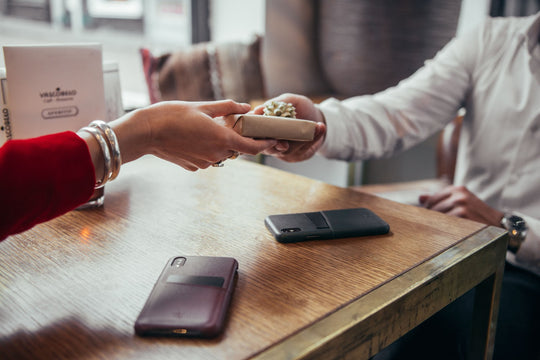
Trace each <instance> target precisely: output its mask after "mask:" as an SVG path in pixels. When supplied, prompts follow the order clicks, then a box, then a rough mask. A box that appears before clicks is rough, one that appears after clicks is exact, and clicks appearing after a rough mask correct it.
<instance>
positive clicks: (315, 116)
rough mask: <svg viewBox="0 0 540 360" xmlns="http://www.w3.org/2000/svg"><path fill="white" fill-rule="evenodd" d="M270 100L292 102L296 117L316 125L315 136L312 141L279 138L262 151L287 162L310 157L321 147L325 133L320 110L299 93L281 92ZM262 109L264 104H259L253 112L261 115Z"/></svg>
mask: <svg viewBox="0 0 540 360" xmlns="http://www.w3.org/2000/svg"><path fill="white" fill-rule="evenodd" d="M270 101H283V102H287V103H291V104H293V105H294V107H295V109H296V117H297V118H298V119H303V120H311V121H315V122H316V123H317V127H316V128H315V137H314V139H313V140H312V141H285V140H280V141H278V143H277V144H276V145H275V146H274V147H272V148H269V149H267V150H265V151H263V153H264V154H266V155H272V156H275V157H277V158H278V159H281V160H284V161H288V162H297V161H303V160H307V159H309V158H310V157H312V156H313V155H314V154H315V153H316V152H317V150H318V149H319V148H320V147H321V145H322V143H323V142H324V137H325V134H326V125H325V123H324V116H323V114H322V112H321V111H320V110H319V109H318V108H317V107H316V106H315V105H314V104H313V102H312V101H311V100H310V99H308V98H307V97H305V96H301V95H295V94H283V95H280V96H278V97H277V98H274V99H271V100H270ZM263 110H264V105H261V106H258V107H257V108H255V110H254V111H253V112H254V113H255V114H258V115H261V114H262V113H263Z"/></svg>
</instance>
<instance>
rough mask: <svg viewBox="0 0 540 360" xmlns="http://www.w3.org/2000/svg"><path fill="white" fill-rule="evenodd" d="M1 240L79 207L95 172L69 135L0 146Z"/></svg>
mask: <svg viewBox="0 0 540 360" xmlns="http://www.w3.org/2000/svg"><path fill="white" fill-rule="evenodd" d="M0 174H2V176H0V199H2V201H1V205H0V240H3V239H5V238H6V237H7V236H9V235H11V234H16V233H19V232H22V231H25V230H27V229H30V228H31V227H33V226H34V225H37V224H39V223H41V222H44V221H48V220H50V219H53V218H55V217H57V216H60V215H62V214H64V213H66V212H68V211H70V210H72V209H74V208H76V207H77V206H79V205H81V204H84V203H85V202H86V201H88V199H90V197H91V196H92V194H93V192H94V184H95V172H94V166H93V163H92V159H91V157H90V152H89V150H88V146H87V145H86V142H85V141H84V140H83V139H81V138H80V137H79V136H78V135H77V134H75V133H74V132H62V133H58V134H53V135H46V136H42V137H38V138H34V139H28V140H10V141H8V142H6V143H5V144H4V146H2V147H1V148H0Z"/></svg>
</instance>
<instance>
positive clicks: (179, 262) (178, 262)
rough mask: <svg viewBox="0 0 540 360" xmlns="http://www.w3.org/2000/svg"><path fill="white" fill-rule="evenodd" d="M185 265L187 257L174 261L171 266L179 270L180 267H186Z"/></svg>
mask: <svg viewBox="0 0 540 360" xmlns="http://www.w3.org/2000/svg"><path fill="white" fill-rule="evenodd" d="M185 263H186V258H185V257H178V258H176V259H174V260H173V262H172V264H171V266H174V267H177V268H179V267H182V266H184V264H185Z"/></svg>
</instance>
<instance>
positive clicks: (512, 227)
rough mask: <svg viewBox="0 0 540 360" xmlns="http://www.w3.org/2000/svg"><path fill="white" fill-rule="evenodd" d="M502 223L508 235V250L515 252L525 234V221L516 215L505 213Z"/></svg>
mask: <svg viewBox="0 0 540 360" xmlns="http://www.w3.org/2000/svg"><path fill="white" fill-rule="evenodd" d="M502 225H503V226H504V228H505V229H506V230H508V234H509V235H510V239H509V241H508V250H510V251H511V252H513V253H516V252H517V251H518V250H519V247H520V246H521V244H522V243H523V241H524V240H525V236H526V235H527V223H526V222H525V220H523V219H522V218H521V217H519V216H517V215H505V216H504V218H503V221H502Z"/></svg>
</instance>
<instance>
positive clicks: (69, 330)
mask: <svg viewBox="0 0 540 360" xmlns="http://www.w3.org/2000/svg"><path fill="white" fill-rule="evenodd" d="M346 207H367V208H370V209H372V210H373V211H375V212H376V213H378V214H379V215H380V216H381V217H382V218H383V219H385V220H386V221H387V222H388V223H389V224H390V227H391V234H389V235H387V236H376V237H365V238H349V239H341V240H331V241H312V242H304V243H298V244H280V243H278V242H276V241H275V240H274V239H273V237H272V236H271V235H270V234H269V232H268V231H267V230H266V228H265V226H264V223H263V220H264V218H265V217H266V216H267V215H269V214H275V213H284V212H302V211H315V210H324V209H337V208H346ZM506 241H507V239H506V235H505V232H504V231H503V230H501V229H498V228H493V227H486V226H485V225H482V224H479V223H476V222H472V221H467V220H463V219H457V218H453V217H447V216H445V215H442V214H439V213H436V212H432V211H428V210H425V209H422V208H418V207H413V206H407V205H402V204H398V203H394V202H391V201H389V200H385V199H382V198H377V197H374V196H372V195H369V194H363V193H360V192H357V191H353V190H350V189H346V188H339V187H335V186H332V185H328V184H325V183H322V182H318V181H314V180H310V179H307V178H304V177H300V176H297V175H293V174H289V173H285V172H282V171H280V170H276V169H272V168H270V167H266V166H264V165H259V164H255V163H251V162H248V161H244V160H234V161H232V160H229V161H227V162H226V163H225V166H224V167H223V168H210V169H206V170H202V171H198V172H195V173H190V172H187V171H185V170H183V169H181V168H179V167H176V166H173V165H171V164H169V163H166V162H164V161H162V160H158V159H156V158H153V157H146V158H143V159H140V160H138V161H136V162H134V163H130V164H127V165H125V166H124V167H123V168H122V171H121V173H120V176H119V178H118V179H117V180H115V181H114V182H112V183H110V184H107V186H106V198H105V205H104V207H102V208H99V209H92V210H84V211H80V210H78V211H72V212H70V213H68V214H66V215H64V216H62V217H60V218H58V219H55V220H53V221H50V222H48V223H45V224H41V225H39V226H37V227H35V228H34V229H32V230H30V231H28V232H25V233H23V234H19V235H16V236H12V237H9V238H8V239H6V240H5V241H4V242H2V243H0V357H1V358H2V359H23V358H32V359H53V358H54V359H59V358H67V359H90V358H102V359H166V358H175V359H245V358H258V359H292V358H318V359H319V358H334V357H337V356H339V355H343V354H347V355H348V357H347V358H351V359H361V358H368V357H370V356H371V355H372V354H374V353H376V352H377V351H379V350H380V349H381V348H382V347H384V346H386V345H388V344H390V343H391V342H392V341H394V340H395V339H397V338H399V337H400V336H402V335H403V334H404V333H406V332H407V331H408V330H409V329H411V328H412V327H414V326H416V325H417V324H418V323H420V322H421V321H423V320H424V319H426V318H427V317H429V316H430V315H432V314H433V313H435V312H437V311H438V310H439V309H441V308H442V307H444V306H445V305H446V304H447V303H449V302H451V301H453V300H454V299H456V298H457V297H458V296H460V295H461V294H463V293H465V292H466V291H467V290H469V289H470V288H473V287H475V286H477V288H478V291H477V296H476V300H477V307H476V311H475V314H476V322H475V329H476V334H477V336H476V337H475V338H474V339H475V342H474V344H475V346H474V347H473V353H474V355H475V356H477V357H478V358H483V357H488V358H489V357H490V355H491V351H492V346H493V330H492V329H493V326H492V325H493V324H494V323H495V322H496V313H497V312H496V310H497V308H498V298H499V289H500V281H501V275H502V272H503V265H504V256H505V249H506ZM175 255H209V256H231V257H234V258H236V259H237V260H238V262H239V264H240V267H239V277H238V283H237V287H236V291H235V293H234V296H233V300H232V303H231V307H230V311H229V314H228V321H227V326H226V330H225V333H224V334H223V336H221V337H219V338H217V339H213V340H199V339H174V338H163V339H160V338H140V337H137V336H136V335H134V332H133V324H134V322H135V319H136V317H137V315H138V313H139V311H140V310H141V308H142V306H143V304H144V302H145V300H146V298H147V296H148V294H149V293H150V290H151V289H152V286H153V284H154V282H155V281H156V279H157V277H158V275H159V274H160V272H161V270H162V268H163V266H164V265H165V262H166V261H167V260H168V259H169V258H170V257H172V256H175Z"/></svg>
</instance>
